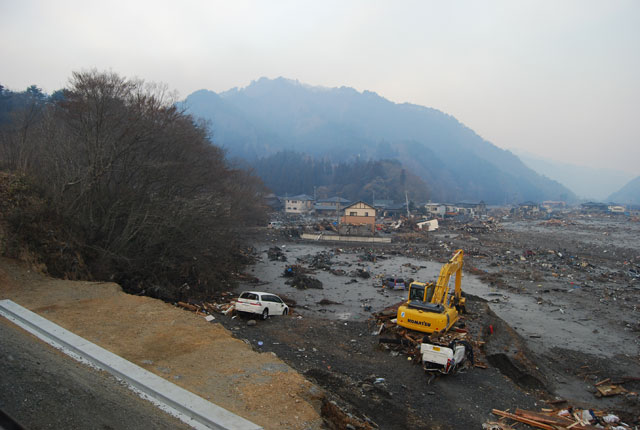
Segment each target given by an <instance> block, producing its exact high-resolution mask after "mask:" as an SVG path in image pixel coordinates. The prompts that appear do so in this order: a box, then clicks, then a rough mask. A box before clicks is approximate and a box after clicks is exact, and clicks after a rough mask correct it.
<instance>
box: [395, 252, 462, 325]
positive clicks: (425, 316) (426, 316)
mask: <svg viewBox="0 0 640 430" xmlns="http://www.w3.org/2000/svg"><path fill="white" fill-rule="evenodd" d="M462 261H463V251H462V250H461V249H459V250H457V251H456V253H455V254H454V256H453V257H452V258H451V259H450V260H449V262H448V263H447V264H445V265H444V266H443V267H442V269H441V270H440V275H439V276H438V281H437V282H436V283H435V284H433V283H423V282H412V283H411V285H410V286H409V294H408V297H407V302H406V303H404V304H403V305H401V306H400V307H399V308H398V318H397V322H398V325H399V326H402V327H406V328H409V329H412V330H417V331H421V332H425V333H433V332H445V331H447V330H449V329H450V328H451V326H453V324H455V323H456V321H458V318H459V312H460V311H462V310H463V309H464V305H465V298H464V296H463V294H462V290H461V281H462ZM451 275H455V289H454V291H453V292H452V294H450V289H449V281H450V279H451Z"/></svg>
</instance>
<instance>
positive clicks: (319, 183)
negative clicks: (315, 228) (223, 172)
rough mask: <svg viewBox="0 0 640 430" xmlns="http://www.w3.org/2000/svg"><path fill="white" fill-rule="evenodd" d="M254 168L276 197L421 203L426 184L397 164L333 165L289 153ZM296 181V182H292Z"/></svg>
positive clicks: (263, 160)
mask: <svg viewBox="0 0 640 430" xmlns="http://www.w3.org/2000/svg"><path fill="white" fill-rule="evenodd" d="M254 168H255V171H256V173H257V174H258V176H260V177H261V178H262V180H263V181H264V183H265V185H266V186H267V187H269V188H270V189H272V190H273V191H274V192H275V193H277V194H279V195H285V194H289V195H295V194H302V193H306V194H312V193H313V192H315V194H316V195H317V197H318V198H327V197H332V196H335V195H339V196H341V197H343V198H346V199H348V200H351V201H357V200H363V201H368V202H371V201H372V200H373V198H374V197H375V198H376V199H385V200H395V201H403V200H404V199H405V191H406V192H407V193H408V194H409V196H410V198H411V200H413V201H416V202H424V201H426V200H427V198H428V196H429V189H428V187H427V184H425V182H424V181H423V180H422V179H420V178H419V177H418V176H416V175H414V174H413V173H411V172H407V170H406V169H405V168H404V167H403V166H402V164H401V163H400V162H399V161H397V160H375V161H374V160H369V161H361V160H355V161H352V162H344V163H338V164H334V163H331V162H330V161H329V160H327V159H317V158H313V157H311V156H308V155H303V154H300V153H296V152H292V151H284V152H279V153H277V154H274V155H271V156H268V157H263V158H260V159H259V160H257V161H256V162H255V164H254ZM292 177H293V178H296V181H295V182H292V181H291V178H292Z"/></svg>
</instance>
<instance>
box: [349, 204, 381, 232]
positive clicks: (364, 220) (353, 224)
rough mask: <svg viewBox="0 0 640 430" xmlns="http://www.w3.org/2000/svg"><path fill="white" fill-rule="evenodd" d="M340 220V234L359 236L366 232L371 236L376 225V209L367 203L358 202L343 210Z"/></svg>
mask: <svg viewBox="0 0 640 430" xmlns="http://www.w3.org/2000/svg"><path fill="white" fill-rule="evenodd" d="M343 214H344V215H343V216H342V217H341V218H340V231H341V234H342V232H343V231H344V234H360V232H364V231H366V232H368V233H369V234H373V232H374V230H375V225H376V208H374V207H373V206H371V205H370V204H368V203H365V202H363V201H359V202H356V203H353V204H351V205H349V206H347V207H346V208H344V211H343Z"/></svg>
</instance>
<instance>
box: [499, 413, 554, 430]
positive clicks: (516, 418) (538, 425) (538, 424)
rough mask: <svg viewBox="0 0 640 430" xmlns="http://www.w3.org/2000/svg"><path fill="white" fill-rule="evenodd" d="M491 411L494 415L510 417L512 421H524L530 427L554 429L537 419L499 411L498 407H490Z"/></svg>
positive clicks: (545, 429)
mask: <svg viewBox="0 0 640 430" xmlns="http://www.w3.org/2000/svg"><path fill="white" fill-rule="evenodd" d="M491 413H493V414H494V415H498V416H500V417H505V418H511V419H512V420H514V421H518V422H521V423H525V424H529V425H530V426H532V427H536V428H539V429H543V430H556V428H555V427H553V426H550V425H547V424H544V423H541V422H538V421H534V420H530V419H528V418H524V417H520V416H518V415H515V414H510V413H509V412H505V411H501V410H499V409H492V410H491Z"/></svg>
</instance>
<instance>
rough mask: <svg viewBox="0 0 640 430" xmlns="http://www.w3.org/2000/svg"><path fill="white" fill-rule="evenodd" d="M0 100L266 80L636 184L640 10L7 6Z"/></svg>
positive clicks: (583, 5) (85, 0) (298, 4)
mask: <svg viewBox="0 0 640 430" xmlns="http://www.w3.org/2000/svg"><path fill="white" fill-rule="evenodd" d="M0 22H1V25H0V40H2V43H1V44H0V58H1V59H2V62H1V63H0V64H1V65H0V72H1V73H0V84H3V85H4V86H6V87H8V88H10V89H12V90H23V89H24V88H26V87H27V86H28V85H31V84H36V85H38V86H40V87H42V88H43V89H44V90H45V91H47V92H51V91H53V90H56V89H59V88H61V87H63V86H65V85H66V83H67V81H68V78H69V76H70V75H71V72H72V71H77V70H83V69H89V68H94V67H95V68H97V69H99V70H105V69H110V70H113V71H114V72H117V73H119V74H121V75H124V76H127V77H133V76H137V77H140V78H143V79H145V80H147V81H154V82H163V83H166V84H167V85H168V86H169V87H170V88H172V89H175V90H178V91H179V93H180V96H181V97H186V96H187V95H189V94H190V93H191V92H193V91H195V90H198V89H201V88H207V89H211V90H213V91H216V92H220V91H224V90H227V89H229V88H231V87H244V86H246V85H248V84H249V83H250V82H251V81H252V80H255V79H257V78H259V77H261V76H267V77H270V78H275V77H278V76H284V77H287V78H290V79H298V80H300V81H301V82H304V83H307V84H311V85H322V86H327V87H336V86H343V85H344V86H350V87H353V88H356V89H357V90H359V91H363V90H370V91H375V92H377V93H378V94H380V95H381V96H383V97H386V98H388V99H390V100H392V101H395V102H410V103H416V104H420V105H425V106H430V107H434V108H437V109H440V110H442V111H444V112H447V113H449V114H451V115H453V116H455V117H456V118H458V120H460V121H461V122H463V123H464V124H466V125H468V126H469V127H471V128H472V129H474V130H475V131H476V132H477V133H478V134H480V135H481V136H482V137H484V138H485V139H487V140H489V141H491V142H492V143H494V144H495V145H497V146H499V147H501V148H507V149H511V148H514V149H520V150H525V151H528V152H529V153H533V154H537V155H542V156H546V157H549V158H553V159H556V160H562V161H566V162H574V163H576V164H583V165H588V166H594V167H595V166H601V167H611V168H617V169H620V170H625V171H627V172H629V173H632V174H634V175H640V1H638V0H629V1H617V0H602V1H588V0H575V1H563V0H549V1H542V0H535V1H523V0H505V1H479V0H469V1H456V0H447V1H424V0H423V1H399V2H398V1H395V2H391V1H388V2H382V1H375V0H363V1H344V0H342V1H326V0H324V1H318V0H316V1H275V0H271V1H253V2H246V1H238V0H233V1H229V0H227V1H212V0H203V1H188V0H187V1H180V2H177V1H157V0H155V1H135V0H126V1H100V2H97V1H90V0H82V1H80V0H55V1H50V0H48V1H35V0H0Z"/></svg>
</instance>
